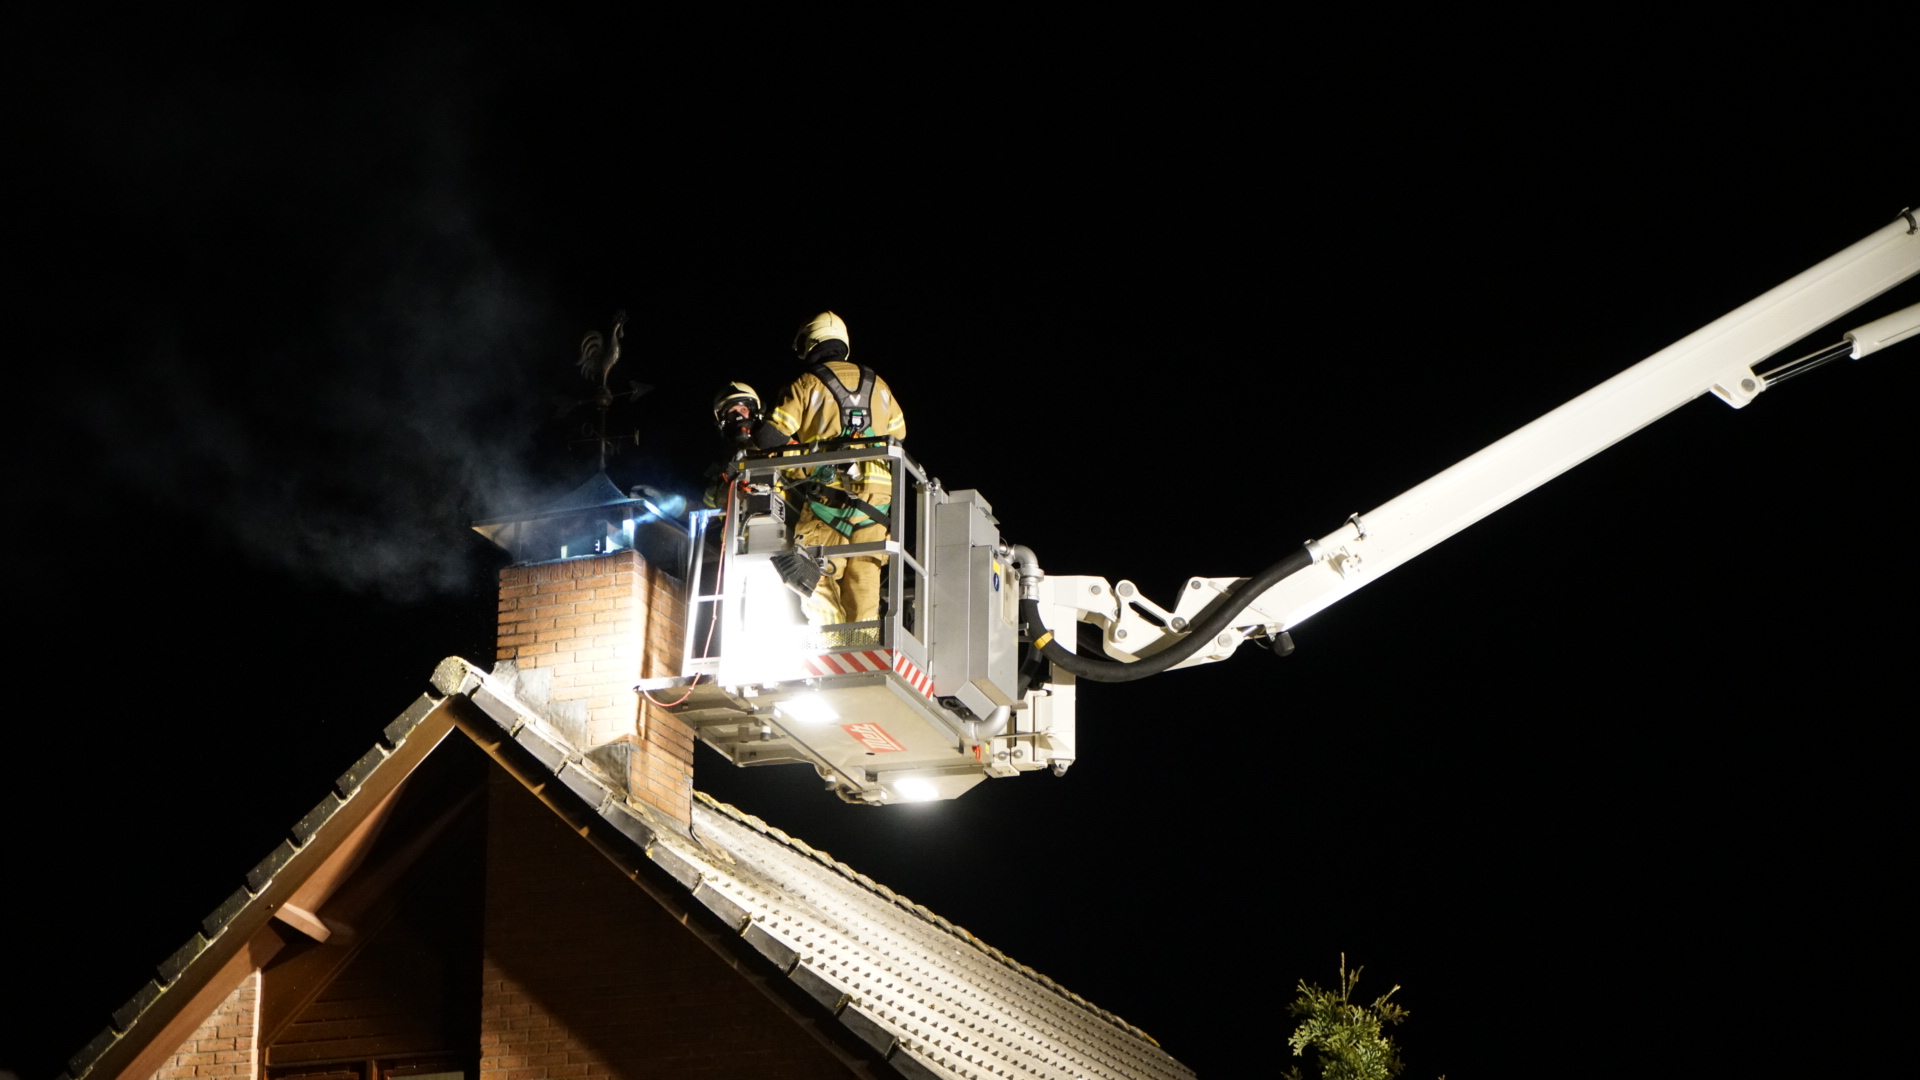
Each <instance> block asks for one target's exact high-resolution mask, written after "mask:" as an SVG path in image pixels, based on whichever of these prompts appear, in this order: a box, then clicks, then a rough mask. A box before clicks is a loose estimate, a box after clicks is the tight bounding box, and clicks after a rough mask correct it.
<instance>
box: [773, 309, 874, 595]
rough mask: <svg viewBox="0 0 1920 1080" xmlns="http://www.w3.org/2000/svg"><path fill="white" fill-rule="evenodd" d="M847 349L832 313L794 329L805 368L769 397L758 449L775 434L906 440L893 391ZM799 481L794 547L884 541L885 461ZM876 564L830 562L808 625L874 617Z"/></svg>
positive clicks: (804, 439) (804, 438) (866, 559)
mask: <svg viewBox="0 0 1920 1080" xmlns="http://www.w3.org/2000/svg"><path fill="white" fill-rule="evenodd" d="M851 344H852V339H851V338H850V337H849V335H848V333H847V324H846V320H844V319H842V318H841V317H840V316H838V315H836V314H834V313H833V312H831V311H823V312H821V313H820V314H818V315H816V316H814V317H813V318H812V320H810V321H808V322H807V323H806V324H804V325H802V326H801V327H800V330H799V332H798V333H796V334H795V335H794V338H793V351H794V352H795V353H796V354H797V355H798V356H799V357H800V359H801V361H802V362H803V363H805V364H806V365H807V372H806V374H804V375H801V376H800V377H799V378H797V379H795V380H794V381H793V382H792V383H791V384H790V385H789V386H788V387H787V388H786V389H785V390H784V391H782V392H781V393H780V394H779V395H778V396H777V397H775V398H774V401H775V402H776V404H775V405H774V406H773V408H772V409H771V410H769V411H768V412H767V416H766V422H765V423H764V424H762V425H761V432H762V434H761V437H760V445H762V446H765V445H767V442H768V441H769V440H770V439H772V438H775V437H777V436H775V435H774V433H775V432H778V434H779V435H783V436H786V437H787V438H790V439H792V440H793V441H795V442H801V443H809V442H816V441H818V440H821V439H838V438H844V437H855V436H863V435H864V436H869V437H872V436H881V435H890V436H892V437H893V438H896V439H904V438H906V437H907V419H906V414H905V413H903V412H901V410H900V403H899V402H898V401H896V400H894V397H893V389H892V388H891V387H889V386H888V385H887V381H886V380H885V379H882V378H880V377H879V376H878V375H876V374H874V372H873V369H872V368H869V367H866V366H864V365H861V364H855V363H853V362H852V361H851V360H850V359H848V356H849V354H850V352H851ZM769 429H771V430H769ZM799 479H800V480H801V487H800V490H802V491H803V492H805V493H806V508H805V511H804V512H803V513H802V514H801V515H800V521H799V523H798V524H797V525H796V526H795V527H794V540H795V541H796V542H797V543H801V544H819V545H826V546H831V545H837V544H866V543H872V542H874V541H879V540H885V539H886V538H887V523H886V522H887V517H888V514H889V512H890V509H891V508H890V505H889V504H891V503H892V501H893V474H892V472H891V471H889V470H888V468H887V467H886V465H885V463H883V462H879V461H867V462H862V463H861V471H860V473H859V475H858V476H857V477H854V476H848V475H847V474H846V473H845V472H843V471H840V470H835V469H829V468H821V469H816V470H814V472H813V474H811V475H808V476H806V477H802V478H799ZM848 496H853V497H852V498H848ZM876 516H877V517H878V519H879V520H876ZM882 566H883V564H882V562H881V560H880V559H878V558H875V557H872V556H860V557H858V558H851V559H830V560H828V567H829V569H828V572H827V573H826V574H825V575H824V576H822V577H821V578H820V580H819V581H818V582H817V583H816V584H815V585H814V587H813V590H812V593H811V595H809V596H808V597H807V599H806V602H805V605H804V606H805V607H806V609H807V619H808V621H810V622H813V623H815V624H820V623H839V622H869V621H872V620H874V619H878V618H879V617H880V578H881V569H882Z"/></svg>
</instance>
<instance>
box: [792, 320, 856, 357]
mask: <svg viewBox="0 0 1920 1080" xmlns="http://www.w3.org/2000/svg"><path fill="white" fill-rule="evenodd" d="M829 341H837V342H839V343H840V347H839V348H838V349H833V350H831V351H832V352H835V353H838V354H839V355H837V356H833V357H831V358H832V359H835V360H845V359H846V358H847V354H848V353H850V352H852V351H853V340H852V339H851V338H849V337H848V336H847V321H846V320H845V319H842V318H841V317H840V316H838V315H835V314H834V313H833V312H831V311H823V312H821V313H820V314H818V315H815V316H814V317H813V319H812V320H811V321H810V322H808V323H807V324H806V325H804V326H802V327H800V329H799V331H798V332H797V333H795V334H794V335H793V351H794V353H795V355H797V356H799V357H800V358H801V359H802V360H805V359H806V358H807V357H808V355H809V354H811V353H812V352H813V351H814V349H815V348H817V347H819V346H820V345H821V344H823V343H825V342H829Z"/></svg>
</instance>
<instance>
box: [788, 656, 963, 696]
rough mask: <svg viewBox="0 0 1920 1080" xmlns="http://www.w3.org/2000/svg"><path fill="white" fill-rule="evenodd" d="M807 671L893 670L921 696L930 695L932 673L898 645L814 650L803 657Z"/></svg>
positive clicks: (856, 673)
mask: <svg viewBox="0 0 1920 1080" xmlns="http://www.w3.org/2000/svg"><path fill="white" fill-rule="evenodd" d="M801 665H802V666H803V667H805V668H806V670H807V674H809V675H824V676H832V675H865V674H868V673H871V672H875V671H892V672H894V673H895V674H897V675H899V676H900V677H901V678H902V679H905V680H906V681H907V685H908V686H911V687H913V688H914V689H915V690H916V691H918V692H919V693H920V696H922V697H924V698H927V699H929V700H931V699H932V698H933V677H932V676H930V675H928V674H927V673H926V672H924V671H921V670H920V668H919V665H917V664H915V663H914V662H913V661H911V660H909V659H907V654H906V653H903V652H901V651H899V650H898V649H858V650H854V651H851V652H833V653H817V654H815V655H813V656H808V657H805V658H803V659H802V661H801Z"/></svg>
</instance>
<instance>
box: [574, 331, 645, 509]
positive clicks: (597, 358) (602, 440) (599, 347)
mask: <svg viewBox="0 0 1920 1080" xmlns="http://www.w3.org/2000/svg"><path fill="white" fill-rule="evenodd" d="M626 333H627V313H626V312H624V311H618V312H615V313H614V316H613V329H612V330H611V331H610V332H608V334H607V335H606V336H605V337H602V336H601V334H600V331H598V330H589V331H587V336H586V337H583V338H581V339H580V360H579V367H580V374H581V375H582V376H583V377H584V378H585V379H586V380H587V381H588V382H590V383H597V384H598V387H599V388H598V389H597V390H596V391H595V392H594V395H593V398H592V401H593V405H594V408H595V409H596V410H597V411H598V413H599V420H598V422H597V423H588V424H582V425H581V432H582V435H583V436H584V437H582V438H579V439H575V440H574V443H575V444H576V445H578V444H579V443H583V442H592V443H595V444H597V445H598V446H599V449H600V469H601V471H602V472H604V471H606V468H607V459H608V458H609V457H612V456H613V455H614V454H616V453H619V447H618V446H616V445H615V444H614V441H613V440H612V439H611V438H609V437H608V436H607V412H608V410H610V409H612V408H613V403H614V402H615V401H621V400H625V401H632V400H634V399H636V398H638V397H639V396H640V395H642V394H644V393H646V392H647V391H649V390H651V389H653V387H651V386H649V385H647V384H646V383H643V382H638V381H634V380H628V383H627V387H628V388H627V389H626V390H622V391H620V392H618V393H615V392H614V390H613V385H612V382H611V376H612V374H613V365H615V364H617V363H619V362H620V340H621V339H622V338H624V337H625V336H626ZM576 404H585V402H577V403H576ZM639 437H640V433H639V432H638V431H635V432H634V433H633V439H634V441H636V442H638V441H639ZM623 441H624V440H623Z"/></svg>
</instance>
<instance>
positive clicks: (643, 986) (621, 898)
mask: <svg viewBox="0 0 1920 1080" xmlns="http://www.w3.org/2000/svg"><path fill="white" fill-rule="evenodd" d="M491 784H492V786H491V788H490V790H489V792H488V811H487V820H488V825H487V885H486V931H485V941H486V953H485V959H484V961H483V967H482V970H481V980H482V981H481V1011H480V1080H560V1078H563V1077H594V1076H618V1077H623V1078H626V1080H650V1078H654V1077H691V1078H697V1080H735V1078H737V1080H765V1078H767V1077H782V1078H788V1077H791V1078H794V1080H810V1078H815V1077H820V1078H825V1077H836V1078H841V1077H845V1076H846V1075H847V1073H846V1071H845V1070H844V1068H843V1067H842V1066H841V1065H840V1063H839V1062H838V1061H837V1060H836V1059H834V1058H833V1057H832V1056H831V1055H830V1054H829V1053H828V1052H827V1051H826V1050H824V1049H823V1048H821V1047H820V1046H819V1045H818V1044H817V1043H815V1042H814V1041H813V1040H812V1039H811V1038H810V1037H809V1036H808V1035H807V1034H806V1033H804V1032H803V1031H801V1030H799V1029H798V1028H797V1027H795V1026H794V1023H793V1022H792V1021H791V1020H790V1019H789V1018H788V1017H787V1016H786V1015H785V1014H784V1013H782V1012H781V1011H780V1010H779V1009H777V1008H775V1007H774V1006H773V1005H772V1004H771V1003H770V1002H768V1001H767V1000H766V999H765V998H764V997H762V996H761V995H760V993H759V992H758V991H757V990H755V989H754V988H753V987H751V986H750V985H748V984H747V982H746V981H745V980H744V979H742V978H741V976H740V975H739V974H738V973H736V972H735V971H734V970H733V969H732V968H730V967H728V966H727V965H726V963H725V962H723V961H722V960H721V959H720V958H719V957H717V956H715V955H714V953H713V952H712V951H711V950H710V949H708V948H707V947H706V946H705V945H703V944H701V942H700V941H699V940H698V939H697V938H695V937H694V936H693V935H692V934H691V933H689V932H688V931H687V929H686V928H685V927H684V926H682V925H680V923H678V922H676V921H675V920H674V919H673V917H672V916H671V915H669V914H668V913H667V912H666V911H665V910H663V909H662V908H661V907H660V906H659V905H658V904H657V903H655V902H654V901H653V900H652V899H651V898H650V897H648V896H647V895H646V894H645V893H644V892H642V891H641V889H640V887H639V886H638V885H636V884H634V883H633V882H632V881H630V880H628V879H627V878H626V877H625V876H624V875H622V874H621V873H620V871H619V870H617V869H616V868H615V867H614V866H613V865H612V864H611V863H608V862H607V861H606V859H605V858H603V857H602V856H601V855H600V854H599V853H597V852H596V851H594V849H593V848H592V847H591V846H590V845H588V844H585V843H582V842H581V840H580V837H579V836H578V835H576V834H574V833H573V832H571V831H570V830H569V829H568V828H567V826H566V824H565V823H564V822H562V821H561V820H560V819H559V818H558V817H556V816H555V815H554V813H553V812H552V811H551V810H548V809H547V808H546V807H544V806H542V805H540V804H539V802H538V801H536V800H535V799H534V797H533V796H532V795H530V794H528V793H527V792H526V790H525V789H524V788H522V787H521V786H520V785H519V784H517V783H515V782H514V781H512V780H511V779H510V778H508V777H506V776H504V775H502V774H497V773H496V774H495V776H494V777H493V780H492V782H491Z"/></svg>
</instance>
